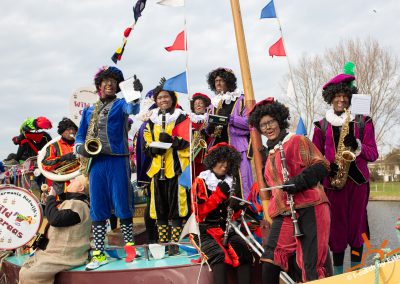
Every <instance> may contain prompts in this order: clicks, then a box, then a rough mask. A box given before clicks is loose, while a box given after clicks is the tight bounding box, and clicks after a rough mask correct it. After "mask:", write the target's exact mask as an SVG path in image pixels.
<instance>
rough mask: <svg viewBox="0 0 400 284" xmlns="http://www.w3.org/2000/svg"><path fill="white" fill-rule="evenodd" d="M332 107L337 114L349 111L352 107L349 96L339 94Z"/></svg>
mask: <svg viewBox="0 0 400 284" xmlns="http://www.w3.org/2000/svg"><path fill="white" fill-rule="evenodd" d="M332 106H333V110H334V112H335V114H338V115H340V114H342V113H343V112H344V109H345V108H346V109H348V108H349V106H350V100H349V96H348V95H346V94H344V93H338V94H336V95H335V97H334V98H333V99H332Z"/></svg>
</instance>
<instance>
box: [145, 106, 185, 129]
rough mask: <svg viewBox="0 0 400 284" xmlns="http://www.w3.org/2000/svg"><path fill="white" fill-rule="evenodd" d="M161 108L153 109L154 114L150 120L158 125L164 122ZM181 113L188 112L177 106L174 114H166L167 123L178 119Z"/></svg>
mask: <svg viewBox="0 0 400 284" xmlns="http://www.w3.org/2000/svg"><path fill="white" fill-rule="evenodd" d="M159 110H160V109H159V108H155V109H153V110H152V114H151V116H150V120H151V121H152V122H153V123H154V124H157V125H161V124H162V114H161V113H160V114H159ZM181 114H186V112H185V111H184V110H182V109H180V108H176V109H175V110H174V112H173V113H172V114H170V113H169V112H167V113H166V114H165V124H169V123H171V122H173V121H176V120H177V119H178V117H179V116H180V115H181Z"/></svg>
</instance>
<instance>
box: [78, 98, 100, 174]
mask: <svg viewBox="0 0 400 284" xmlns="http://www.w3.org/2000/svg"><path fill="white" fill-rule="evenodd" d="M99 110H100V101H98V102H96V104H95V106H94V110H93V113H92V116H91V118H90V122H89V126H88V130H87V132H86V138H85V145H84V146H85V150H86V151H87V152H88V153H89V154H90V155H93V156H94V155H97V154H98V153H100V151H101V148H102V145H101V142H100V139H99V137H98V129H97V127H98V125H97V124H98V121H99ZM91 162H92V157H90V158H86V157H80V163H81V173H82V174H83V175H84V176H86V177H87V176H88V175H89V170H90V164H91Z"/></svg>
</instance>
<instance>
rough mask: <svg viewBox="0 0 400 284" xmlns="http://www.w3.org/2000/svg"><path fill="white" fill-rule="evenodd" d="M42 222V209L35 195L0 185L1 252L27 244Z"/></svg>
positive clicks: (10, 186) (19, 188) (21, 189)
mask: <svg viewBox="0 0 400 284" xmlns="http://www.w3.org/2000/svg"><path fill="white" fill-rule="evenodd" d="M42 221H43V211H42V207H41V206H40V205H39V202H38V200H37V198H36V197H35V196H34V195H33V194H31V193H30V192H29V191H27V190H26V189H23V188H21V187H16V186H13V185H0V250H12V249H16V248H19V247H21V246H23V245H25V244H27V243H28V242H29V241H30V240H31V239H32V238H33V237H34V236H35V235H36V233H37V232H38V231H39V229H40V226H41V225H42Z"/></svg>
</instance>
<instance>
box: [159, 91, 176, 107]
mask: <svg viewBox="0 0 400 284" xmlns="http://www.w3.org/2000/svg"><path fill="white" fill-rule="evenodd" d="M156 103H157V107H159V108H160V109H161V110H167V109H169V108H171V107H172V98H171V96H170V95H169V93H168V92H166V91H161V92H160V93H159V94H158V96H157V100H156Z"/></svg>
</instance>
